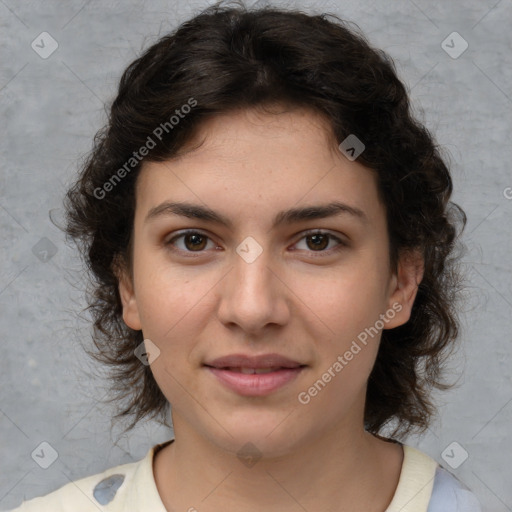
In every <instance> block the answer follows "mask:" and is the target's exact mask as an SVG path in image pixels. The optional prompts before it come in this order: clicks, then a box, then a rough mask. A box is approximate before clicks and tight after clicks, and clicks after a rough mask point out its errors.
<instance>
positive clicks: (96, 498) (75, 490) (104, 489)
mask: <svg viewBox="0 0 512 512" xmlns="http://www.w3.org/2000/svg"><path fill="white" fill-rule="evenodd" d="M138 464H139V463H137V462H133V463H129V464H123V465H120V466H116V467H114V468H110V469H107V470H105V471H104V472H102V473H98V474H96V475H91V476H88V477H85V478H81V479H79V480H74V481H72V482H69V483H68V484H66V485H64V486H62V487H61V488H59V489H57V490H55V491H53V492H51V493H49V494H47V495H45V496H40V497H38V498H33V499H31V500H28V501H24V502H23V503H22V504H21V505H20V506H19V507H18V508H16V509H14V510H12V511H11V512H36V511H38V512H45V511H52V512H61V511H62V512H63V511H65V510H70V509H72V510H74V511H75V512H89V511H94V512H97V511H98V508H99V507H98V504H99V505H106V504H108V503H109V501H112V500H111V499H109V498H113V497H114V496H115V495H116V493H117V492H118V490H119V489H120V488H123V490H124V488H126V487H127V486H129V485H130V481H131V480H132V479H133V475H134V473H135V470H136V467H137V465H138ZM106 510H110V508H106ZM113 510H115V509H113Z"/></svg>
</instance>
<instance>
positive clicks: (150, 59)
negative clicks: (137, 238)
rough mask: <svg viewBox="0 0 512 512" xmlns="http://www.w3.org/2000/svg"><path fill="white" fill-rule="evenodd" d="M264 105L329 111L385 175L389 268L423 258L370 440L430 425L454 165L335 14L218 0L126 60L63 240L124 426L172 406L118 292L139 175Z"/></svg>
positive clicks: (373, 390)
mask: <svg viewBox="0 0 512 512" xmlns="http://www.w3.org/2000/svg"><path fill="white" fill-rule="evenodd" d="M269 104H287V105H292V106H296V107H307V108H310V109H313V110H314V111H315V112H318V113H320V114H322V115H323V116H326V118H327V119H328V120H329V122H330V126H331V127H332V130H333V134H334V135H335V137H336V140H337V141H342V140H344V139H345V138H346V137H347V136H348V135H350V134H356V135H357V136H358V137H359V138H360V139H361V140H363V141H364V144H365V146H366V148H365V150H364V152H363V153H362V154H361V155H360V156H359V157H358V162H360V163H361V164H363V165H365V166H366V167H368V168H369V169H372V170H373V171H374V172H375V173H376V175H377V177H378V191H379V194H380V197H381V199H382V201H383V204H384V205H385V208H386V213H387V224H388V230H389V239H390V259H391V263H392V265H393V266H394V267H395V268H396V265H397V262H398V256H399V255H400V254H401V252H402V251H404V250H410V249H416V250H418V251H420V252H421V254H422V256H423V258H424V276H423V280H422V281H421V284H420V285H419V289H418V293H417V297H416V300H415V303H414V306H413V309H412V313H411V318H410V320H409V321H408V322H407V323H406V324H404V325H402V326H400V327H397V328H395V329H390V330H384V331H383V333H382V339H381V345H380V348H379V352H378V356H377V360H376V363H375V366H374V368H373V371H372V373H371V375H370V378H369V382H368V388H367V399H366V407H365V427H366V429H367V430H368V431H369V432H372V433H375V434H378V433H379V432H380V431H381V430H382V428H383V427H384V426H389V425H391V424H393V422H394V423H395V424H396V427H395V428H394V431H393V434H392V435H393V436H401V435H404V434H407V433H409V432H411V431H413V430H419V431H423V430H425V428H426V427H427V426H428V424H429V421H430V420H431V417H432V415H433V414H434V412H435V407H434V405H433V402H432V398H431V392H432V389H433V388H434V387H435V388H438V389H445V388H447V387H448V385H447V384H446V383H444V382H443V379H442V378H441V377H442V376H443V368H444V363H445V361H446V358H447V356H448V355H449V353H450V352H451V349H452V347H453V345H454V341H455V340H456V338H457V334H458V326H459V323H458V319H457V309H456V306H455V304H456V299H457V297H458V292H459V290H460V275H461V274H460V271H459V270H458V266H457V261H458V259H457V257H455V256H454V253H455V249H456V247H457V246H458V229H457V227H458V226H459V225H460V226H461V231H462V229H463V227H464V225H465V222H466V217H465V214H464V212H463V211H462V209H461V208H460V207H459V206H457V205H455V204H454V203H452V202H451V201H450V200H449V199H450V196H451V193H452V180H451V177H450V174H449V170H448V167H447V164H446V163H445V161H444V160H443V158H442V157H441V155H440V152H439V149H438V147H437V146H436V144H435V142H434V139H433V137H432V135H431V134H430V133H429V131H428V130H427V129H426V128H425V127H424V126H423V125H422V124H421V123H420V122H418V121H417V120H416V119H415V118H414V116H413V114H412V112H411V107H410V102H409V97H408V94H407V92H406V89H405V87H404V85H403V83H402V82H401V81H400V79H399V78H398V77H397V74H396V69H395V65H394V63H393V61H392V59H391V58H390V57H389V56H388V55H387V54H386V53H385V52H383V51H382V50H379V49H376V48H373V47H372V46H371V45H370V44H369V43H368V41H367V40H366V38H365V36H364V35H363V34H361V33H360V30H359V28H358V27H357V26H354V27H352V28H349V23H347V22H346V21H343V20H341V19H339V18H338V17H336V16H334V15H326V14H322V15H311V14H306V13H303V12H301V11H297V10H281V9H276V8H263V9H252V10H251V9H247V8H246V7H244V6H243V5H240V4H239V3H237V4H236V5H234V6H233V5H225V4H224V3H223V2H220V3H218V4H216V5H214V6H211V7H209V8H207V9H206V10H204V11H203V12H201V13H200V14H199V15H197V16H195V17H194V18H192V19H190V20H189V21H187V22H185V23H184V24H182V25H181V26H180V27H178V28H177V29H176V30H175V31H174V32H172V33H171V34H169V35H166V36H164V37H162V38H161V39H159V40H158V42H157V43H156V44H153V45H152V46H151V47H150V48H149V49H147V50H146V51H145V52H144V53H143V54H142V55H141V56H140V57H139V58H137V59H136V60H135V61H134V62H132V63H131V64H130V65H129V66H128V68H127V69H126V70H125V72H124V74H123V75H122V78H121V80H120V85H119V91H118V94H117V97H116V98H115V100H114V101H113V103H112V105H111V108H110V114H109V119H108V123H107V125H106V126H105V127H104V128H103V129H102V130H100V131H99V132H98V133H97V134H96V137H95V140H94V147H93V150H92V151H91V153H90V154H89V155H88V156H87V158H86V161H85V163H84V165H83V167H82V169H81V172H80V176H79V178H78V180H77V181H76V183H74V185H73V186H72V187H71V188H70V189H69V190H68V192H67V195H66V198H65V206H66V211H67V225H66V234H67V235H68V237H71V238H72V239H74V240H75V242H76V243H77V245H78V246H79V249H80V251H81V253H82V255H83V257H84V260H85V262H86V264H87V266H88V269H89V271H90V273H91V277H92V280H91V288H90V289H89V290H88V293H87V298H88V304H89V307H88V309H90V310H91V312H92V315H93V319H94V334H93V341H94V345H95V349H93V350H90V351H89V350H87V351H88V353H89V354H90V355H92V356H93V357H95V358H96V360H98V361H101V362H103V363H106V364H107V365H108V367H109V368H110V370H111V378H112V381H111V388H110V389H111V390H113V391H114V392H115V394H114V397H113V398H112V399H111V400H109V401H119V409H118V414H117V415H116V416H115V418H116V419H119V418H122V417H128V416H132V417H133V421H132V423H131V424H130V426H129V427H128V429H127V430H130V429H132V428H133V427H134V426H135V425H136V423H137V422H138V421H139V420H141V419H142V418H144V417H147V416H149V417H151V418H155V417H157V416H160V419H161V420H163V423H164V424H166V425H167V422H166V414H167V411H168V406H169V404H168V402H167V400H166V398H165V396H164V395H163V393H162V392H161V390H160V389H159V387H158V385H157V384H156V381H155V379H154V377H153V375H152V372H151V369H150V367H149V366H147V365H143V364H141V363H140V361H139V359H138V358H137V357H136V356H135V355H134V350H135V349H136V347H137V346H138V345H139V344H140V343H141V342H142V341H143V335H142V332H141V331H134V330H132V329H130V328H129V327H127V326H126V325H125V323H124V321H123V318H122V304H121V299H120V295H119V291H118V277H117V276H118V275H119V274H118V273H117V271H116V269H118V268H119V267H118V266H119V265H125V266H126V267H125V268H127V269H129V271H130V273H131V240H132V230H133V219H134V212H135V183H136V180H137V174H138V171H139V170H140V168H141V165H142V163H143V162H145V161H163V160H166V159H169V158H171V157H173V156H175V155H176V154H177V152H178V151H179V150H180V149H182V148H183V147H184V145H185V144H186V143H187V142H188V141H190V140H191V139H192V137H193V136H194V134H195V133H196V132H197V129H198V127H199V126H200V125H201V123H202V122H203V121H204V120H205V119H207V118H209V117H211V116H215V115H217V114H219V113H225V112H229V111H232V110H234V109H239V108H252V107H258V106H265V105H269ZM186 105H189V106H190V108H187V109H185V107H184V106H186ZM185 113H186V115H185ZM182 114H183V115H182ZM173 117H174V121H173V120H172V118H173ZM178 117H179V120H178V122H176V119H178ZM158 127H160V129H159V130H158ZM157 135H158V137H157ZM157 138H158V144H153V146H154V147H152V148H151V149H150V150H149V151H141V148H143V147H146V148H147V147H148V146H149V141H150V139H151V140H152V141H153V142H155V140H156V139H157ZM139 152H140V154H139ZM141 155H144V156H141ZM127 162H130V163H129V166H127ZM122 169H124V171H122Z"/></svg>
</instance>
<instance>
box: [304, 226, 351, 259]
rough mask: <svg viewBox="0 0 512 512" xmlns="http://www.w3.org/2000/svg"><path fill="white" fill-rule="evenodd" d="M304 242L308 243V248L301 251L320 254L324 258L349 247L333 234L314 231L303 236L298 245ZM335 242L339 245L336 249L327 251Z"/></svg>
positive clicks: (332, 248)
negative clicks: (332, 242) (331, 243)
mask: <svg viewBox="0 0 512 512" xmlns="http://www.w3.org/2000/svg"><path fill="white" fill-rule="evenodd" d="M302 240H305V241H306V243H305V245H306V248H305V249H301V250H306V251H309V252H313V253H315V252H316V253H320V254H318V256H323V255H324V254H326V255H328V254H331V253H332V252H334V251H337V250H340V249H343V247H346V245H347V244H346V243H345V242H343V240H341V239H340V238H338V237H337V236H334V235H332V234H331V233H324V232H323V231H313V232H309V233H306V235H305V236H303V237H302V238H301V239H300V240H299V242H298V243H300V242H301V241H302ZM333 240H334V241H336V242H337V244H336V245H335V246H334V247H331V248H330V249H327V250H326V248H327V247H328V246H329V244H330V242H331V241H333ZM298 243H297V244H298ZM297 244H296V245H297Z"/></svg>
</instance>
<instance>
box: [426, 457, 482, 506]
mask: <svg viewBox="0 0 512 512" xmlns="http://www.w3.org/2000/svg"><path fill="white" fill-rule="evenodd" d="M444 511H450V512H451V511H453V512H482V508H481V506H480V503H479V501H478V499H477V497H476V496H475V495H474V494H473V493H472V492H471V491H470V490H469V489H468V488H467V487H466V486H465V485H464V484H463V483H462V482H461V481H460V480H458V479H457V478H456V477H455V476H454V475H452V474H451V473H450V472H449V471H447V470H446V469H444V468H442V467H441V466H438V467H437V469H436V474H435V478H434V487H433V489H432V496H431V498H430V502H429V505H428V510H427V512H444Z"/></svg>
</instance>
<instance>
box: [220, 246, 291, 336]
mask: <svg viewBox="0 0 512 512" xmlns="http://www.w3.org/2000/svg"><path fill="white" fill-rule="evenodd" d="M269 252H270V251H268V250H263V252H262V253H261V254H260V255H259V256H258V257H257V258H256V259H255V260H254V261H252V262H251V260H250V259H248V260H246V259H244V258H243V257H242V256H239V255H238V254H235V256H234V258H233V260H234V263H233V268H232V270H231V271H230V272H228V274H227V276H226V277H225V279H223V280H222V281H221V283H220V285H221V288H220V301H219V307H218V310H217V317H218V319H219V320H220V321H221V322H222V323H223V324H224V325H225V326H226V327H230V328H233V326H234V325H236V326H238V327H239V328H240V330H242V331H244V332H245V333H246V334H250V335H251V336H254V337H257V336H258V335H261V334H264V333H265V332H266V331H267V330H268V328H269V326H270V325H274V328H275V326H276V325H278V326H283V325H285V324H286V323H287V322H288V321H289V318H290V298H291V295H292V292H291V291H290V289H289V288H288V286H287V285H288V283H285V280H284V279H283V276H280V275H279V273H280V272H279V270H278V269H277V268H276V267H277V266H276V265H272V261H270V257H269V256H268V255H269ZM281 273H282V272H281Z"/></svg>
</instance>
